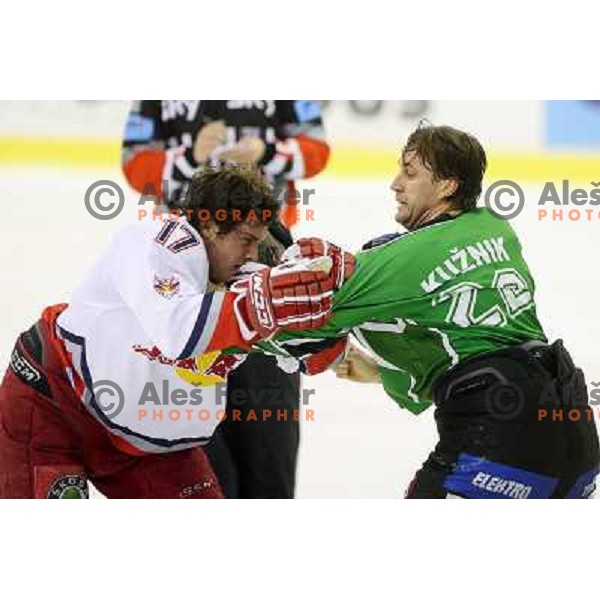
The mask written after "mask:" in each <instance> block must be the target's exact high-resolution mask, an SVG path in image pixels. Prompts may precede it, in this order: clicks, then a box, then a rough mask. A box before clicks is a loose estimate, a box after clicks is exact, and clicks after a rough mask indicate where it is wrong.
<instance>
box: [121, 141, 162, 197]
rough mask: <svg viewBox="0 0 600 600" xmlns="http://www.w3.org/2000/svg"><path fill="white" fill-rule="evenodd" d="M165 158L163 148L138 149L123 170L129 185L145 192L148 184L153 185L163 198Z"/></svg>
mask: <svg viewBox="0 0 600 600" xmlns="http://www.w3.org/2000/svg"><path fill="white" fill-rule="evenodd" d="M165 160H166V157H165V153H164V152H163V151H162V150H139V151H136V152H135V153H134V154H133V156H132V157H131V158H130V159H129V160H128V161H127V162H126V163H125V164H124V165H123V172H124V173H125V177H126V178H127V181H128V183H129V185H130V186H131V187H132V188H133V189H135V190H137V191H138V192H143V191H144V188H146V186H152V187H153V188H154V190H155V191H156V193H157V194H158V196H159V198H162V195H163V189H162V177H163V168H164V166H165Z"/></svg>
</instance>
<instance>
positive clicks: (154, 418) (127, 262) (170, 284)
mask: <svg viewBox="0 0 600 600" xmlns="http://www.w3.org/2000/svg"><path fill="white" fill-rule="evenodd" d="M208 274H209V266H208V258H207V255H206V250H205V247H204V243H203V241H202V238H201V237H200V235H199V234H198V233H197V232H196V231H195V230H194V229H193V228H192V227H191V226H190V225H189V224H188V223H187V221H186V219H185V217H180V218H179V219H177V220H165V221H144V222H141V223H136V224H134V225H130V226H128V227H126V228H124V229H123V230H122V231H121V232H120V233H118V234H117V235H116V237H115V238H114V239H113V240H112V243H111V244H110V246H109V248H108V249H107V250H106V252H105V253H104V254H103V255H102V256H101V258H100V259H99V261H98V262H97V263H96V264H95V266H94V267H93V268H92V269H91V270H90V272H89V273H88V274H87V276H86V277H85V279H84V281H83V282H82V283H81V285H80V286H79V287H78V288H77V290H76V291H75V292H74V294H73V297H72V299H71V302H70V305H69V307H68V308H67V309H66V310H65V311H64V312H63V313H62V314H61V315H60V316H59V317H58V320H57V330H58V335H59V336H60V337H61V338H62V340H63V341H64V343H65V346H66V348H67V350H68V351H69V352H70V354H71V362H72V367H73V369H74V370H75V373H74V374H72V377H71V381H72V383H73V385H74V387H75V388H76V390H77V391H78V392H79V393H80V395H81V399H82V401H83V402H84V403H85V405H86V407H87V409H88V410H89V411H90V412H91V413H92V414H93V415H94V416H95V417H97V418H98V419H99V420H100V421H101V422H102V423H103V424H104V425H105V426H106V427H107V428H108V429H109V430H110V431H111V432H112V433H113V434H115V435H117V436H119V437H120V438H122V439H124V440H126V442H127V443H128V444H129V445H131V446H133V447H134V448H135V449H137V450H141V451H144V452H169V451H173V450H180V449H183V448H188V447H191V446H195V445H198V444H202V443H204V442H206V441H207V440H208V438H209V437H210V436H211V434H212V433H213V431H214V429H215V428H216V426H217V424H218V423H219V421H220V420H222V419H223V418H224V410H225V403H226V379H227V375H228V373H229V372H231V370H233V369H234V368H236V367H237V366H238V365H239V364H241V362H242V361H243V360H244V355H243V354H232V353H227V351H223V352H222V351H221V350H220V348H226V347H231V346H232V345H234V344H233V343H232V339H235V336H236V335H237V332H238V331H239V330H238V326H237V323H236V322H235V319H234V317H233V309H232V298H231V297H232V296H233V295H232V294H231V293H229V292H217V291H215V292H211V291H208ZM77 381H79V382H80V383H81V382H83V383H81V385H79V386H78V385H76V382H77ZM77 388H80V389H77Z"/></svg>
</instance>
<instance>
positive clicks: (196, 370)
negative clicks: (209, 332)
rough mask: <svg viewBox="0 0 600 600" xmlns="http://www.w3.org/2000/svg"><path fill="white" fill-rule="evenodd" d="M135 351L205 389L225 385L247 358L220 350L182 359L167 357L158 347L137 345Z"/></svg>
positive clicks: (134, 347)
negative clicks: (219, 384) (232, 372)
mask: <svg viewBox="0 0 600 600" xmlns="http://www.w3.org/2000/svg"><path fill="white" fill-rule="evenodd" d="M133 350H134V352H138V353H139V354H142V355H144V356H145V357H146V358H148V359H149V360H150V361H152V362H154V361H156V362H158V363H160V364H161V365H167V366H172V367H174V369H175V372H176V373H177V375H178V376H179V377H180V378H181V379H183V380H184V381H185V382H187V383H189V384H191V385H195V386H203V387H206V386H214V385H217V384H218V383H224V382H225V381H226V380H227V376H228V375H229V373H231V371H233V370H234V369H235V368H236V367H238V366H239V365H241V364H242V363H243V362H244V360H245V358H246V355H244V354H223V353H222V352H221V351H220V350H215V351H214V352H207V353H205V354H201V355H200V356H196V357H190V358H180V359H174V358H169V357H167V356H165V355H164V354H163V353H162V352H161V351H160V349H159V348H157V347H156V346H152V348H145V347H144V346H140V345H135V346H133Z"/></svg>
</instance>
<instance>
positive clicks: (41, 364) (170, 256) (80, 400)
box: [0, 167, 338, 499]
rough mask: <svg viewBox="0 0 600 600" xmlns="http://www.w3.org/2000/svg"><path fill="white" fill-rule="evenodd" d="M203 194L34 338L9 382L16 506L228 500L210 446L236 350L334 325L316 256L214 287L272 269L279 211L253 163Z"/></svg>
mask: <svg viewBox="0 0 600 600" xmlns="http://www.w3.org/2000/svg"><path fill="white" fill-rule="evenodd" d="M188 196H189V197H188V200H187V202H186V204H187V205H188V206H189V207H190V210H191V212H190V216H189V217H186V216H182V217H179V218H177V219H176V220H169V219H167V220H164V221H160V220H151V219H147V220H145V221H142V222H140V223H135V224H133V225H130V226H128V227H125V228H124V229H123V230H122V231H120V232H119V233H118V234H117V235H116V236H115V237H114V238H113V240H112V241H111V243H110V245H109V247H108V248H107V250H106V251H105V252H104V253H103V254H102V255H101V256H100V258H99V259H98V261H97V262H96V264H95V265H94V266H93V267H92V268H91V269H90V270H89V272H88V273H87V275H86V277H85V278H84V279H83V281H82V282H81V284H80V285H79V286H78V287H77V289H76V290H75V292H74V294H73V296H72V299H71V303H70V305H69V306H67V305H66V304H62V305H57V306H51V307H49V308H47V309H46V310H45V311H44V312H43V315H42V317H41V319H40V320H39V321H38V322H37V323H36V324H35V325H34V326H33V327H31V329H29V330H28V331H26V332H24V333H23V334H22V335H21V336H20V337H19V339H18V341H17V344H16V346H15V348H14V350H13V353H12V356H11V362H10V367H9V369H8V370H7V372H6V375H5V377H4V380H3V382H2V386H1V388H0V497H2V498H34V497H35V498H55V499H58V498H85V497H87V494H88V491H87V481H88V480H91V481H92V482H93V484H94V485H95V486H96V487H97V489H98V490H100V492H102V493H103V494H104V495H105V496H107V497H109V498H221V497H222V492H221V488H220V485H219V483H218V481H217V480H216V478H215V476H214V473H213V471H212V469H211V467H210V465H209V463H208V461H207V459H206V456H205V454H204V452H203V450H202V449H201V447H200V446H201V445H203V444H205V443H206V442H207V441H208V439H209V438H210V436H211V435H212V433H213V432H214V430H215V428H216V426H217V424H218V423H219V422H220V420H221V418H222V416H219V410H221V412H223V411H222V409H223V408H224V405H223V403H222V402H219V395H220V390H219V386H221V385H223V386H224V385H225V384H226V381H227V375H228V373H229V372H231V371H232V370H233V369H234V368H235V367H236V366H237V365H239V363H240V362H241V361H242V360H243V355H239V354H237V353H236V352H239V351H241V352H244V351H247V350H248V349H249V348H250V347H251V345H252V344H253V343H255V342H257V341H258V340H260V339H264V338H267V337H270V336H272V335H273V334H274V333H276V332H277V331H278V330H280V329H281V327H282V326H283V325H284V324H285V327H286V328H290V327H293V328H294V327H298V328H301V329H303V328H310V327H318V326H321V325H322V324H323V323H325V322H326V320H327V318H328V315H329V312H330V309H331V301H332V292H333V288H334V285H333V282H334V281H337V280H338V276H337V275H336V271H335V269H333V270H331V273H330V274H329V270H330V261H328V265H329V266H328V267H327V273H326V272H324V271H323V270H315V268H314V267H315V266H316V268H317V269H321V268H322V267H323V264H322V262H321V263H318V262H317V263H315V261H312V262H313V263H314V264H312V263H310V262H308V263H305V264H304V265H301V266H296V267H294V268H285V266H281V267H273V268H268V267H265V268H264V269H262V270H260V271H256V272H255V273H254V274H253V275H251V276H250V278H249V279H246V280H245V283H238V284H236V287H235V289H234V290H232V291H212V292H211V291H209V290H208V283H209V280H210V281H212V282H214V283H216V284H220V283H225V282H227V281H229V280H230V279H231V278H232V277H233V275H234V273H235V272H236V271H237V270H238V269H239V267H240V266H241V265H242V264H244V263H245V262H247V261H249V260H256V258H257V254H258V245H259V242H260V240H262V239H263V237H264V236H265V235H266V232H267V228H268V219H269V218H272V217H271V216H269V215H274V214H275V209H276V204H275V201H274V199H273V195H272V190H271V188H270V186H269V185H268V184H267V183H266V181H265V180H264V177H263V176H262V175H261V174H260V173H259V172H258V171H257V170H256V169H251V170H250V169H245V168H241V167H227V168H224V169H220V170H212V169H210V170H204V171H202V172H200V173H198V174H197V175H196V176H194V177H193V180H192V183H191V185H190V187H189V190H188ZM200 209H205V210H208V211H209V212H210V214H211V215H215V214H217V211H223V212H222V213H221V217H223V216H224V215H225V216H226V218H221V217H217V218H216V219H215V218H214V217H211V219H209V220H207V221H203V220H201V219H199V217H198V216H197V215H198V211H199V210H200ZM234 211H237V213H238V215H239V216H240V218H237V219H236V216H235V214H234ZM257 214H258V215H261V214H262V215H263V216H264V220H263V219H256V215H257ZM175 394H176V397H175ZM107 398H108V401H107ZM174 413H176V418H175V417H174V416H173V415H174ZM290 420H291V419H290Z"/></svg>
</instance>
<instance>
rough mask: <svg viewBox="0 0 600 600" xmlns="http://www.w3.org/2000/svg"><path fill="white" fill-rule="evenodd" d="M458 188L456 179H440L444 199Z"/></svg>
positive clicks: (440, 188) (449, 196)
mask: <svg viewBox="0 0 600 600" xmlns="http://www.w3.org/2000/svg"><path fill="white" fill-rule="evenodd" d="M457 189H458V181H457V180H456V179H441V180H440V181H439V192H440V196H441V198H442V199H446V198H451V197H452V196H453V195H454V194H455V193H456V190H457Z"/></svg>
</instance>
